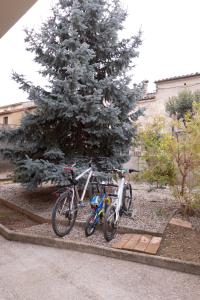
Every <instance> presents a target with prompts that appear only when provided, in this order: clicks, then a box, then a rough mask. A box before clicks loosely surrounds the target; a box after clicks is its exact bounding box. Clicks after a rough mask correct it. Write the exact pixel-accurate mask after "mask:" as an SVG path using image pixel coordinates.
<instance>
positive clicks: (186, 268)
mask: <svg viewBox="0 0 200 300" xmlns="http://www.w3.org/2000/svg"><path fill="white" fill-rule="evenodd" d="M0 234H1V235H2V236H3V237H4V238H6V239H7V240H11V241H18V242H22V243H31V244H35V245H42V246H48V247H56V248H60V249H68V250H74V251H79V252H85V253H91V254H96V255H101V256H106V257H111V258H116V259H122V260H126V261H132V262H137V263H142V264H147V265H151V266H155V267H160V268H166V269H170V270H175V271H179V272H186V273H191V274H195V275H200V264H197V263H192V262H185V261H181V260H178V259H170V258H166V257H161V256H153V255H150V254H143V253H136V252H130V251H126V250H118V249H112V248H106V247H102V246H94V245H90V244H86V243H79V242H73V241H66V240H63V239H58V238H50V237H45V236H39V235H28V234H24V233H18V232H14V231H11V230H9V229H7V228H6V227H5V226H3V225H1V224H0Z"/></svg>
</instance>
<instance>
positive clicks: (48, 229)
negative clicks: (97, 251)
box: [16, 224, 122, 247]
mask: <svg viewBox="0 0 200 300" xmlns="http://www.w3.org/2000/svg"><path fill="white" fill-rule="evenodd" d="M16 231H20V232H23V233H28V234H38V235H42V236H46V237H53V238H58V237H57V236H56V234H55V233H54V232H53V229H52V226H51V225H50V224H40V225H36V226H32V227H27V228H25V229H22V230H16ZM121 236H122V235H121V234H117V235H116V237H115V238H114V240H113V241H111V242H109V243H108V242H107V241H106V240H105V239H104V236H103V232H102V231H101V230H96V231H95V233H94V234H93V235H91V236H89V237H86V236H85V231H84V228H82V227H78V226H74V227H73V229H72V231H71V232H70V234H68V235H66V236H65V237H64V238H62V239H63V240H66V241H76V242H82V243H88V244H92V245H97V246H105V247H111V246H112V244H113V243H116V242H118V241H119V240H120V239H121ZM59 239H60V238H59Z"/></svg>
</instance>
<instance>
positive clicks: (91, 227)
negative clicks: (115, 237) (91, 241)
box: [85, 214, 96, 237]
mask: <svg viewBox="0 0 200 300" xmlns="http://www.w3.org/2000/svg"><path fill="white" fill-rule="evenodd" d="M95 217H96V215H95V214H91V215H89V217H88V218H87V221H86V223H85V236H87V237H88V236H91V235H92V234H93V233H94V232H95V229H96V224H95Z"/></svg>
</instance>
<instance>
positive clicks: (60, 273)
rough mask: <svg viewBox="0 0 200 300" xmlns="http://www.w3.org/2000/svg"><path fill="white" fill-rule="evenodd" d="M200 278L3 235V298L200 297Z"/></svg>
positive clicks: (172, 299) (134, 299)
mask: <svg viewBox="0 0 200 300" xmlns="http://www.w3.org/2000/svg"><path fill="white" fill-rule="evenodd" d="M199 283H200V277H199V276H195V275H189V274H184V273H179V272H175V271H169V270H165V269H160V268H156V267H151V266H146V265H142V264H137V263H129V262H127V261H120V260H116V259H111V258H106V257H101V256H96V255H89V254H84V253H79V252H73V251H69V250H61V249H55V248H48V247H42V246H36V245H30V244H22V243H17V242H10V241H7V240H5V239H4V238H2V237H1V236H0V300H46V299H47V300H54V299H56V300H57V299H59V300H60V299H67V300H79V299H80V300H85V299H92V300H93V299H94V300H100V299H109V300H112V299H119V300H121V299H123V300H126V299H128V300H130V299H131V300H162V299H163V300H168V299H169V300H188V299H192V300H197V299H198V300H199V299H200V284H199Z"/></svg>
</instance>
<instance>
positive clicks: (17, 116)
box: [0, 102, 35, 127]
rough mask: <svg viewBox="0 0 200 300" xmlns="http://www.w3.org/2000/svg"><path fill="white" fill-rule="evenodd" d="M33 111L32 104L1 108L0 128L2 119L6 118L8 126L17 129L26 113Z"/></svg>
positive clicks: (26, 103)
mask: <svg viewBox="0 0 200 300" xmlns="http://www.w3.org/2000/svg"><path fill="white" fill-rule="evenodd" d="M34 109H35V108H34V104H33V103H32V102H25V103H19V104H14V105H9V106H2V107H0V126H2V125H3V124H4V118H5V117H8V125H9V126H11V127H12V126H13V127H17V126H19V125H20V122H21V119H22V117H23V116H24V115H25V114H26V112H27V111H28V112H32V111H34Z"/></svg>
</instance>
